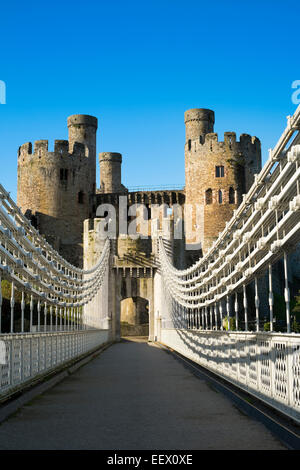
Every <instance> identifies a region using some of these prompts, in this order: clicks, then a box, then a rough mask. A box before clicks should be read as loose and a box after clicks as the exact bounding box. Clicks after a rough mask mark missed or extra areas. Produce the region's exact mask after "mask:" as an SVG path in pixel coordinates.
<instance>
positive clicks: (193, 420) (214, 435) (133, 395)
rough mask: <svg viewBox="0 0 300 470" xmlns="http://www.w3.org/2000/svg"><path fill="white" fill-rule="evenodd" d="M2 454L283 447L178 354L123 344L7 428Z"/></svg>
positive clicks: (0, 437) (1, 430)
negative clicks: (190, 367)
mask: <svg viewBox="0 0 300 470" xmlns="http://www.w3.org/2000/svg"><path fill="white" fill-rule="evenodd" d="M0 449H2V450H3V449H14V450H18V449H21V450H23V449H53V450H56V449H78V450H79V449H100V450H143V449H147V450H175V449H177V450H185V449H187V450H194V449H252V450H255V449H265V450H269V449H284V447H283V445H282V444H281V443H280V442H279V441H278V440H277V439H276V438H275V437H273V436H272V434H271V433H270V432H269V431H268V430H267V429H266V428H265V427H264V426H263V425H262V424H261V423H259V422H257V421H254V420H252V419H251V418H249V417H247V416H245V415H243V414H242V413H241V412H240V411H238V410H237V408H235V407H234V405H233V404H232V402H231V401H230V400H229V399H227V398H226V397H225V396H223V395H222V394H221V393H217V392H216V391H215V390H214V389H212V388H211V387H210V386H209V384H208V383H207V382H206V381H205V380H204V379H203V380H202V379H200V378H198V377H195V376H194V375H193V374H192V373H191V372H190V370H189V369H187V368H185V367H184V365H183V364H181V363H180V362H179V361H177V360H176V359H175V358H174V357H173V356H172V355H170V354H168V353H167V352H165V351H163V350H161V349H159V348H158V347H154V346H149V345H148V344H147V343H145V342H140V341H123V342H121V343H117V344H115V345H113V346H111V347H110V348H108V349H107V350H105V351H104V352H103V353H102V354H101V355H99V356H98V357H97V358H96V359H94V360H92V361H91V362H89V363H88V364H87V365H85V366H83V367H82V368H80V369H79V370H77V372H75V373H74V374H72V375H71V376H69V377H68V378H66V379H64V380H63V381H62V382H61V383H59V384H58V385H56V386H55V387H54V388H52V389H51V390H49V391H48V392H46V393H44V394H43V395H40V396H39V397H37V398H35V399H34V400H33V401H32V402H31V403H29V404H28V405H26V406H24V407H23V408H21V409H20V410H19V411H18V412H17V413H16V414H15V415H13V416H11V417H10V418H9V419H8V420H7V421H5V422H3V423H2V425H0Z"/></svg>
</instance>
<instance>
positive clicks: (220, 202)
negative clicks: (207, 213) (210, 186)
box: [218, 189, 223, 204]
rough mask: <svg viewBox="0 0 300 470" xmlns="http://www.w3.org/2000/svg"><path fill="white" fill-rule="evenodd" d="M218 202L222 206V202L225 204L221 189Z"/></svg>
mask: <svg viewBox="0 0 300 470" xmlns="http://www.w3.org/2000/svg"><path fill="white" fill-rule="evenodd" d="M218 201H219V204H222V202H223V193H222V191H221V189H219V193H218Z"/></svg>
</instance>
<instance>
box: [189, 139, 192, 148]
mask: <svg viewBox="0 0 300 470" xmlns="http://www.w3.org/2000/svg"><path fill="white" fill-rule="evenodd" d="M188 148H189V150H191V148H192V141H191V140H189V141H188Z"/></svg>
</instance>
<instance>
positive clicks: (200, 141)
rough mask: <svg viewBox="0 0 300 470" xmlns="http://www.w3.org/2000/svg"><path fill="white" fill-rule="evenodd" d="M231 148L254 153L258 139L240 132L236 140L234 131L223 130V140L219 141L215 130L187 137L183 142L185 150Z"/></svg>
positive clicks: (257, 146)
mask: <svg viewBox="0 0 300 470" xmlns="http://www.w3.org/2000/svg"><path fill="white" fill-rule="evenodd" d="M225 149H226V150H232V151H234V152H243V151H247V152H250V153H255V152H258V151H260V140H259V139H258V138H257V137H255V136H251V135H249V134H241V135H240V140H237V138H236V133H235V132H224V140H223V141H219V136H218V134H217V133H216V132H211V133H209V134H205V135H200V136H199V137H197V138H195V139H189V140H188V141H187V142H186V144H185V150H186V151H187V152H197V151H201V152H210V151H218V150H225Z"/></svg>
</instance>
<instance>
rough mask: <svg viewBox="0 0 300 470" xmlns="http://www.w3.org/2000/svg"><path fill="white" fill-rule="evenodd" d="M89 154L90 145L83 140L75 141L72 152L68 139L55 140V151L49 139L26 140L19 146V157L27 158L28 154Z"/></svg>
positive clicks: (75, 155) (59, 155)
mask: <svg viewBox="0 0 300 470" xmlns="http://www.w3.org/2000/svg"><path fill="white" fill-rule="evenodd" d="M44 155H48V156H52V157H53V156H57V157H61V156H74V157H77V156H85V157H88V156H89V149H88V146H87V145H85V144H82V143H81V142H74V144H73V149H72V152H70V142H69V141H68V140H55V141H54V151H53V152H51V151H49V141H48V140H36V141H34V143H33V144H32V142H26V143H25V144H23V145H21V146H20V147H19V151H18V157H19V158H25V157H28V156H39V157H41V156H44Z"/></svg>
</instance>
